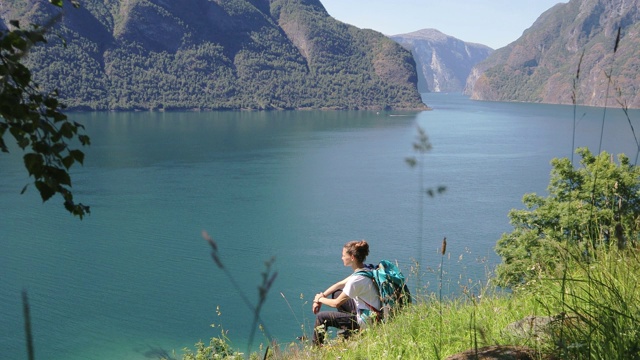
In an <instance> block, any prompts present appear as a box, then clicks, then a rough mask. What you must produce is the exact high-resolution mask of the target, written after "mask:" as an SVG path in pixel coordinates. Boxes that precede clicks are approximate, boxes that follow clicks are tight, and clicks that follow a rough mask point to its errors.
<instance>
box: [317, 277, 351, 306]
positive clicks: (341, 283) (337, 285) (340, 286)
mask: <svg viewBox="0 0 640 360" xmlns="http://www.w3.org/2000/svg"><path fill="white" fill-rule="evenodd" d="M349 277H350V276H347V277H346V278H345V279H344V280H340V281H338V282H337V283H335V284H333V285H331V286H329V287H328V288H327V290H325V291H323V292H321V293H320V294H318V295H322V296H321V297H327V296H331V294H333V293H334V292H336V290H342V289H343V288H344V285H345V284H346V283H347V280H349ZM316 297H317V296H316ZM315 300H317V299H315Z"/></svg>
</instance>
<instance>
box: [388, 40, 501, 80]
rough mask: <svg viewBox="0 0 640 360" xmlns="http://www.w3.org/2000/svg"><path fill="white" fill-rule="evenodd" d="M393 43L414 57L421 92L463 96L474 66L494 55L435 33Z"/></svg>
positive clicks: (482, 47) (476, 45) (489, 50)
mask: <svg viewBox="0 0 640 360" xmlns="http://www.w3.org/2000/svg"><path fill="white" fill-rule="evenodd" d="M391 39H393V40H394V41H396V42H398V43H399V44H400V45H402V46H404V47H405V48H406V49H407V50H409V51H411V53H412V54H413V57H414V59H415V60H416V64H417V66H416V68H417V72H418V90H419V91H420V92H462V91H463V90H464V87H465V84H466V81H467V77H469V74H470V73H471V69H472V68H473V66H475V65H476V64H478V63H479V62H481V61H483V60H484V59H486V58H487V57H488V56H489V55H490V54H491V53H492V52H493V50H492V49H491V48H490V47H488V46H485V45H480V44H474V43H467V42H464V41H462V40H458V39H456V38H454V37H452V36H448V35H445V34H443V33H441V32H440V31H438V30H434V29H423V30H419V31H416V32H412V33H409V34H400V35H394V36H391Z"/></svg>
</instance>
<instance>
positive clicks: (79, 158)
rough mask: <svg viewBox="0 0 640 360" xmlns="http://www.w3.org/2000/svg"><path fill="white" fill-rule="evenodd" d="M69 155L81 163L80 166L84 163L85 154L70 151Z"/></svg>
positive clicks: (78, 151)
mask: <svg viewBox="0 0 640 360" xmlns="http://www.w3.org/2000/svg"><path fill="white" fill-rule="evenodd" d="M69 155H70V156H73V158H74V159H75V160H76V161H77V162H79V163H80V164H83V163H84V153H83V152H82V151H80V150H70V151H69Z"/></svg>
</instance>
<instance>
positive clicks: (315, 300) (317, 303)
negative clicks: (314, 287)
mask: <svg viewBox="0 0 640 360" xmlns="http://www.w3.org/2000/svg"><path fill="white" fill-rule="evenodd" d="M323 297H324V293H317V294H316V296H315V297H314V298H313V306H312V307H311V310H312V311H313V313H314V314H317V313H318V312H319V311H320V308H321V307H322V303H320V299H322V298H323Z"/></svg>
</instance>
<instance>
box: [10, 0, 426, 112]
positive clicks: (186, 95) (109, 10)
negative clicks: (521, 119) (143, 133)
mask: <svg viewBox="0 0 640 360" xmlns="http://www.w3.org/2000/svg"><path fill="white" fill-rule="evenodd" d="M81 5H82V7H81V8H80V9H74V8H72V7H70V6H68V4H65V8H64V9H62V10H60V9H59V8H57V7H55V6H52V5H50V4H49V3H48V2H46V1H41V0H11V1H3V4H2V5H0V19H1V20H0V23H2V22H4V23H6V24H8V23H9V20H10V19H17V20H20V23H21V25H22V27H24V26H25V25H26V24H28V23H35V24H43V23H45V22H46V21H47V20H49V19H51V18H52V17H54V16H56V14H58V13H59V12H60V11H63V15H62V18H61V21H60V22H58V23H57V24H56V25H55V26H54V28H53V29H52V30H51V31H50V35H49V36H48V43H47V44H46V46H43V47H37V48H34V49H33V50H32V52H31V53H30V55H29V57H28V60H27V63H28V66H29V67H30V68H31V69H32V72H33V74H34V80H35V81H36V82H38V83H39V84H40V85H41V87H42V88H43V89H45V90H53V89H58V90H59V92H60V98H61V101H62V102H63V103H65V104H67V105H68V106H69V108H70V109H78V110H146V109H151V110H185V109H197V110H209V109H305V108H308V109H418V110H424V109H426V106H425V105H424V104H423V103H422V100H421V98H420V94H419V92H418V91H417V87H416V84H417V75H416V70H415V62H414V60H413V58H412V56H411V53H410V52H408V51H407V50H405V49H404V48H402V47H401V46H400V45H398V44H397V43H395V42H394V41H392V40H390V39H388V38H387V37H385V36H384V35H382V34H380V33H378V32H375V31H372V30H361V29H358V28H356V27H354V26H351V25H347V24H344V23H341V22H339V21H337V20H335V19H333V18H331V17H330V16H329V14H328V13H327V12H326V10H325V8H324V7H323V6H322V4H321V3H320V2H319V0H190V1H187V2H183V1H172V0H127V1H120V0H86V1H82V2H81Z"/></svg>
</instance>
